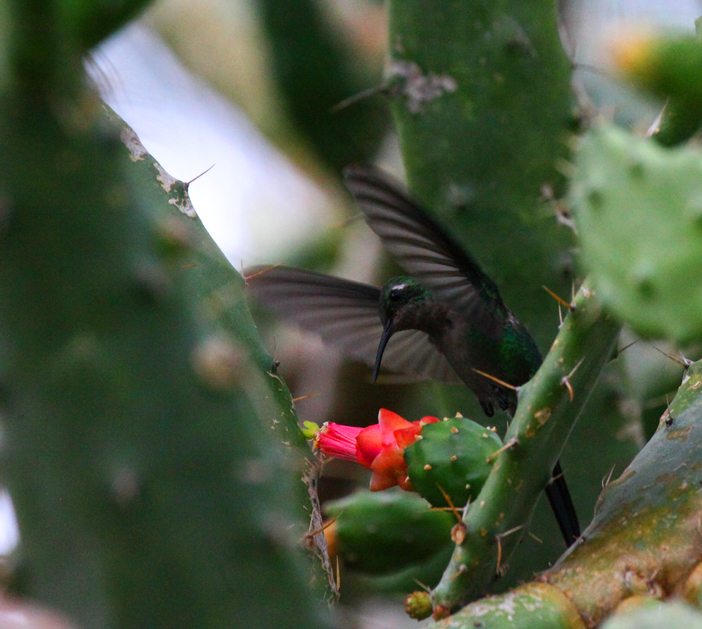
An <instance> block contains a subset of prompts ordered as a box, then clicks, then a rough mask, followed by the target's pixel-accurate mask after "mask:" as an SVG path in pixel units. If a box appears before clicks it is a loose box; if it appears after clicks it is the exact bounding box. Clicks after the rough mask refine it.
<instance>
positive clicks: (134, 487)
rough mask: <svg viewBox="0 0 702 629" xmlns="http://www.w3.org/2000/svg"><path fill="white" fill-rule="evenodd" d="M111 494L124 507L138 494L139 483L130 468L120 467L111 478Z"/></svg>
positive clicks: (134, 472)
mask: <svg viewBox="0 0 702 629" xmlns="http://www.w3.org/2000/svg"><path fill="white" fill-rule="evenodd" d="M112 493H113V495H114V497H115V498H116V500H117V502H118V503H119V504H121V505H126V504H127V503H129V502H131V501H132V500H134V498H136V496H137V494H138V493H139V481H138V478H137V473H136V471H135V470H134V469H133V468H131V467H122V468H120V469H119V470H117V472H116V473H115V474H114V475H113V477H112Z"/></svg>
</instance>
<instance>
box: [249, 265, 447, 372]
mask: <svg viewBox="0 0 702 629" xmlns="http://www.w3.org/2000/svg"><path fill="white" fill-rule="evenodd" d="M245 277H246V290H247V292H249V293H250V294H251V295H252V296H253V299H254V301H256V302H257V303H259V304H260V305H261V306H263V307H264V308H265V309H267V310H270V311H271V312H273V313H274V314H276V315H278V316H279V317H280V318H281V319H283V320H284V321H288V322H290V323H294V324H296V325H298V326H299V327H301V328H302V329H303V330H306V331H308V332H313V333H315V334H318V335H319V336H321V337H322V340H323V341H324V342H325V343H327V344H329V345H331V346H332V347H337V348H338V349H340V350H341V351H342V353H343V354H344V355H345V356H349V357H351V358H356V359H358V360H361V361H363V362H365V363H366V364H368V365H370V366H371V367H372V366H373V365H374V364H375V357H376V354H377V352H378V342H379V341H380V337H381V336H382V334H383V325H382V323H381V321H380V315H379V301H380V289H379V288H376V287H375V286H370V285H368V284H361V283H360V282H352V281H350V280H344V279H341V278H338V277H332V276H330V275H323V274H321V273H314V272H312V271H304V270H302V269H293V268H290V267H285V266H272V267H266V266H257V267H251V268H248V269H246V270H245ZM383 366H384V367H385V368H386V369H389V370H390V371H396V372H398V373H403V374H410V375H413V376H415V377H417V378H419V379H422V380H436V381H438V382H451V383H456V384H458V383H460V382H461V379H460V378H459V377H458V376H457V375H456V373H455V372H454V370H453V369H452V368H451V366H450V365H449V363H448V361H447V360H446V358H444V356H443V354H441V352H439V351H438V350H437V349H436V348H435V347H434V345H432V343H431V341H430V340H429V337H428V336H427V335H426V334H424V333H423V332H419V331H418V330H406V331H403V332H398V333H397V334H395V335H394V336H393V337H392V338H391V339H390V342H389V343H388V347H387V349H386V351H385V354H384V355H383Z"/></svg>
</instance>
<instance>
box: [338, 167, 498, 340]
mask: <svg viewBox="0 0 702 629" xmlns="http://www.w3.org/2000/svg"><path fill="white" fill-rule="evenodd" d="M344 177H345V181H346V187H347V188H348V189H349V191H350V192H351V194H352V195H353V196H354V197H355V199H356V202H357V203H358V205H359V207H360V208H361V210H362V211H363V213H364V214H365V218H366V222H367V223H368V225H369V226H370V228H371V229H372V230H373V231H374V232H375V233H376V234H377V235H378V236H380V238H381V240H382V241H383V246H384V247H385V248H386V249H388V251H390V253H392V254H393V256H395V258H397V261H398V263H399V264H400V265H401V266H402V267H403V268H404V269H405V270H406V271H407V272H408V273H409V274H410V275H411V276H412V277H414V278H416V279H417V280H419V281H420V282H421V283H422V284H423V285H424V286H426V288H428V289H429V290H430V291H431V292H432V294H434V296H435V297H437V298H438V299H440V300H442V301H444V302H445V303H447V304H449V305H450V306H451V307H452V308H453V309H454V310H455V311H456V312H458V313H460V314H462V315H464V316H465V317H467V319H468V320H469V321H470V322H471V323H472V324H473V325H478V326H479V327H481V328H483V329H489V328H490V327H491V326H494V325H496V324H497V325H500V324H503V323H504V319H505V318H506V317H507V316H508V310H507V308H506V306H505V304H504V302H503V301H502V298H501V297H500V293H499V291H498V290H497V287H496V286H495V284H494V283H493V282H492V280H491V279H490V278H489V277H488V276H487V275H485V274H484V273H483V272H482V270H481V269H480V266H478V263H477V262H476V261H475V260H473V258H471V257H470V255H469V254H468V253H467V252H465V251H464V250H463V249H462V248H461V247H460V246H459V245H457V244H456V243H455V242H454V241H453V239H452V238H451V237H450V236H449V235H448V234H447V233H446V232H445V231H444V230H443V229H442V228H441V227H439V225H437V224H436V223H434V221H433V220H432V219H430V218H429V216H428V215H427V214H426V213H425V212H424V210H422V208H421V207H419V206H418V205H417V204H416V203H415V202H414V201H412V200H411V199H410V198H409V197H408V196H407V194H406V193H405V192H403V191H402V190H401V189H400V188H399V187H398V186H397V185H396V184H395V183H393V182H392V181H390V180H389V179H388V177H387V176H386V175H385V174H383V173H381V172H380V171H378V170H376V169H372V168H365V167H359V166H350V167H348V168H346V169H344Z"/></svg>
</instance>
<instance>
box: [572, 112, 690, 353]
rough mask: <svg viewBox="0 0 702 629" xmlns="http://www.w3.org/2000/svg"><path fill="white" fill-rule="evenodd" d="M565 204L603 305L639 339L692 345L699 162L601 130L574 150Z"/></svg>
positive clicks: (684, 151)
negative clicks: (663, 339)
mask: <svg viewBox="0 0 702 629" xmlns="http://www.w3.org/2000/svg"><path fill="white" fill-rule="evenodd" d="M571 200H572V205H573V208H574V213H575V219H576V223H577V227H578V231H579V234H580V239H581V244H582V248H581V262H582V263H583V265H584V266H585V267H586V268H587V270H588V271H589V272H590V273H591V275H592V281H593V284H594V287H595V289H596V291H597V293H598V295H599V297H600V299H601V300H602V302H603V304H605V305H606V306H607V307H608V308H610V309H611V310H612V311H613V312H614V313H615V314H616V315H617V316H619V317H620V318H622V319H624V320H625V321H627V322H628V323H629V324H630V325H631V326H632V327H633V328H634V329H635V330H636V331H637V332H638V333H639V334H641V335H642V336H646V337H658V338H660V337H666V338H670V339H672V340H674V341H677V342H678V343H680V344H685V343H688V342H690V341H693V340H695V339H698V338H700V336H701V335H702V288H701V284H700V281H699V280H700V277H699V269H700V268H702V154H701V153H700V152H699V151H698V150H694V149H691V148H681V149H663V148H661V147H659V146H658V145H657V144H656V143H655V142H654V141H653V140H651V139H644V138H638V137H636V136H634V135H632V134H630V133H627V132H625V131H621V130H619V129H616V128H614V127H612V126H608V125H603V126H601V127H598V128H596V129H593V130H592V131H590V132H589V133H588V134H587V135H586V136H585V138H584V140H583V142H582V144H581V147H580V150H579V153H578V157H577V161H576V171H575V175H574V178H573V187H572V192H571Z"/></svg>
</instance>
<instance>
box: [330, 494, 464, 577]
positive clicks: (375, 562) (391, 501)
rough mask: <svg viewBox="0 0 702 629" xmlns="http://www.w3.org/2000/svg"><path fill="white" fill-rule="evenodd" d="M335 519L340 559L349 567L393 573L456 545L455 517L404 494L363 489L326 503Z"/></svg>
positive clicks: (373, 571)
mask: <svg viewBox="0 0 702 629" xmlns="http://www.w3.org/2000/svg"><path fill="white" fill-rule="evenodd" d="M324 509H325V511H326V513H327V514H328V515H330V516H332V517H334V518H336V521H335V525H336V526H335V534H336V539H337V542H338V544H337V545H338V552H339V555H340V556H341V557H342V558H343V559H344V562H345V564H346V565H347V566H348V567H352V568H355V569H357V570H359V571H362V572H366V573H369V574H390V573H393V572H397V571H398V570H400V569H403V568H406V567H408V566H409V565H411V564H416V563H421V562H423V561H425V560H426V559H429V558H430V557H432V556H434V555H435V554H436V553H437V552H439V551H441V550H443V549H444V548H445V547H446V546H447V545H449V544H451V543H452V542H451V537H450V534H451V527H452V526H453V525H454V524H455V523H456V521H455V518H454V517H453V515H451V514H450V513H446V512H444V511H432V510H430V508H429V506H428V505H427V503H426V501H425V500H422V499H421V498H420V497H419V496H415V495H414V494H409V493H407V492H403V491H397V490H395V491H392V490H391V491H384V492H380V493H374V492H370V491H360V492H357V493H355V494H352V495H351V496H347V497H345V498H341V499H340V500H334V501H331V502H328V503H326V504H325V506H324Z"/></svg>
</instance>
